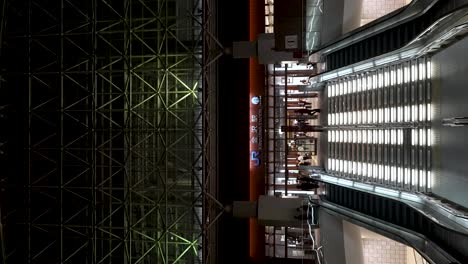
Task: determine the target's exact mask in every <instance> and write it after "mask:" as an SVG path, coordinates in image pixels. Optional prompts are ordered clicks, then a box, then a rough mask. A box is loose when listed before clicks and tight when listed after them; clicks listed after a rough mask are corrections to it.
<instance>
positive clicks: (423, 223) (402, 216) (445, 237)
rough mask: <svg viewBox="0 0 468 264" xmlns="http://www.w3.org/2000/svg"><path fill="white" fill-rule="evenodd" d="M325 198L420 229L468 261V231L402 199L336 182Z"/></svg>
mask: <svg viewBox="0 0 468 264" xmlns="http://www.w3.org/2000/svg"><path fill="white" fill-rule="evenodd" d="M322 200H323V201H324V202H325V203H330V204H333V205H336V206H338V207H342V208H346V209H348V210H350V211H352V212H354V213H356V214H360V215H365V216H366V217H368V218H371V219H375V220H377V221H381V222H382V223H384V224H387V225H392V226H394V227H396V228H397V229H402V230H408V231H410V232H413V233H417V234H419V235H421V236H423V237H425V238H426V240H427V241H430V242H431V243H434V244H436V245H437V246H438V247H440V248H441V249H442V250H444V251H445V252H447V253H448V254H450V255H451V256H452V257H453V259H456V260H457V261H458V262H459V263H468V234H466V233H463V232H461V231H459V230H456V229H454V228H451V227H448V226H446V225H444V224H443V223H441V222H439V221H438V220H437V219H431V218H430V217H428V216H427V215H424V214H423V213H422V212H421V211H419V210H416V209H415V208H413V207H412V206H410V205H408V204H406V203H404V202H402V201H399V200H397V199H391V198H387V197H383V196H379V195H376V194H372V193H367V192H364V191H359V190H356V189H351V188H346V187H343V186H339V185H334V184H326V194H325V195H323V196H322ZM436 263H438V262H436ZM449 263H453V262H449ZM455 263H457V262H455Z"/></svg>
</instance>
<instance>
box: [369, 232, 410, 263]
mask: <svg viewBox="0 0 468 264" xmlns="http://www.w3.org/2000/svg"><path fill="white" fill-rule="evenodd" d="M362 245H363V250H364V263H365V264H405V263H406V247H405V245H403V244H400V243H398V242H395V241H393V240H390V239H385V238H383V239H375V238H364V239H363V240H362Z"/></svg>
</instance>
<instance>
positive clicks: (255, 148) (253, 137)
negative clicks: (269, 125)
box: [249, 96, 263, 168]
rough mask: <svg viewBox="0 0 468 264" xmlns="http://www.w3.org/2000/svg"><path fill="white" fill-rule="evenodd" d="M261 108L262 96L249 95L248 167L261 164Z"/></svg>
mask: <svg viewBox="0 0 468 264" xmlns="http://www.w3.org/2000/svg"><path fill="white" fill-rule="evenodd" d="M262 127H263V109H262V97H261V96H251V98H250V133H249V135H250V167H251V168H252V167H259V166H261V165H262V147H263V135H262Z"/></svg>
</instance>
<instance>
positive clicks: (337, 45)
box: [319, 0, 468, 71]
mask: <svg viewBox="0 0 468 264" xmlns="http://www.w3.org/2000/svg"><path fill="white" fill-rule="evenodd" d="M414 2H416V3H414V4H412V5H410V6H408V7H407V8H406V9H407V10H405V9H403V10H399V11H396V12H395V13H392V14H390V15H389V17H386V18H385V20H383V21H378V23H375V24H372V25H370V26H367V27H366V26H364V27H362V28H360V29H358V31H357V32H351V34H350V35H347V36H345V37H344V38H341V39H339V40H337V41H336V42H334V43H332V44H330V45H327V46H325V47H323V48H322V52H321V53H322V56H323V58H324V60H325V61H326V65H327V71H331V70H335V69H338V68H341V67H345V66H348V65H351V64H353V63H357V62H360V61H363V60H366V59H370V58H373V57H376V56H379V55H382V54H385V53H388V52H392V51H395V50H397V49H399V48H402V47H404V46H405V45H407V44H408V43H410V42H411V41H412V40H414V39H415V38H416V37H417V36H418V35H420V34H421V33H423V32H424V31H425V30H426V29H427V28H428V27H429V26H430V25H432V24H433V23H435V22H436V21H437V20H439V19H440V18H442V17H444V16H446V15H448V14H450V13H452V12H454V11H455V10H457V9H460V8H462V7H464V6H466V5H468V1H467V0H438V1H416V0H415V1H414ZM417 4H419V5H417ZM424 5H429V6H424ZM410 9H420V10H417V12H416V11H414V10H413V12H411V10H410ZM404 12H406V13H408V15H407V16H406V17H405V16H403V15H401V14H400V13H404ZM319 52H320V51H319Z"/></svg>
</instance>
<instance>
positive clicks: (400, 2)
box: [361, 0, 411, 26]
mask: <svg viewBox="0 0 468 264" xmlns="http://www.w3.org/2000/svg"><path fill="white" fill-rule="evenodd" d="M409 2H411V1H410V0H363V2H362V15H361V26H362V25H365V24H367V23H369V22H371V21H373V20H375V19H377V18H379V17H382V16H384V15H386V14H388V13H390V12H392V11H394V10H396V9H398V8H400V7H402V6H404V5H406V4H408V3H409Z"/></svg>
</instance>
